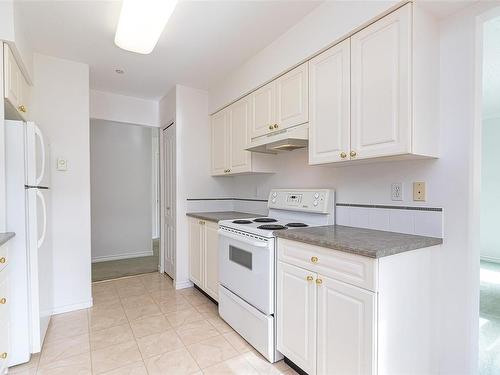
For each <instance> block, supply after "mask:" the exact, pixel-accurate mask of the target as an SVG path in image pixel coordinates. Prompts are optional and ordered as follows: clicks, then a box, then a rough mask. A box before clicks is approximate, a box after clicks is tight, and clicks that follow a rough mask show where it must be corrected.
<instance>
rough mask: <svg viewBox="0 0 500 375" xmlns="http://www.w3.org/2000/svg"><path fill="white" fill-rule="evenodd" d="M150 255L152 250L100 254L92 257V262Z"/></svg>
mask: <svg viewBox="0 0 500 375" xmlns="http://www.w3.org/2000/svg"><path fill="white" fill-rule="evenodd" d="M151 256H153V250H150V251H138V252H136V253H126V254H118V255H104V256H100V257H93V258H92V263H99V262H108V261H110V260H120V259H130V258H141V257H151Z"/></svg>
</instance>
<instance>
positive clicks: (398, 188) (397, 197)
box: [391, 182, 403, 201]
mask: <svg viewBox="0 0 500 375" xmlns="http://www.w3.org/2000/svg"><path fill="white" fill-rule="evenodd" d="M391 199H392V200H393V201H402V200H403V183H401V182H394V183H392V184H391Z"/></svg>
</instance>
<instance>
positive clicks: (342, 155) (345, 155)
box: [340, 151, 347, 159]
mask: <svg viewBox="0 0 500 375" xmlns="http://www.w3.org/2000/svg"><path fill="white" fill-rule="evenodd" d="M346 157H347V154H346V153H345V152H343V151H342V152H341V153H340V158H341V159H345V158H346Z"/></svg>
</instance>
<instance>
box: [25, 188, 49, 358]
mask: <svg viewBox="0 0 500 375" xmlns="http://www.w3.org/2000/svg"><path fill="white" fill-rule="evenodd" d="M26 191H27V206H28V223H29V224H28V258H29V289H30V293H29V294H30V300H29V305H30V321H31V323H32V324H31V327H32V329H31V338H32V340H31V345H32V347H31V352H32V353H38V352H39V351H40V350H41V347H42V344H43V339H44V337H45V333H46V331H47V328H48V325H49V322H50V316H51V313H52V305H53V296H52V294H53V292H52V291H53V288H52V258H53V257H52V243H51V242H52V241H51V236H50V230H49V229H50V228H49V223H50V215H49V213H50V212H49V211H48V207H49V204H50V190H48V189H27V190H26Z"/></svg>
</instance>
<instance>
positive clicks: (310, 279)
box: [306, 275, 314, 281]
mask: <svg viewBox="0 0 500 375" xmlns="http://www.w3.org/2000/svg"><path fill="white" fill-rule="evenodd" d="M313 279H314V277H312V276H311V275H309V276H307V277H306V280H307V281H313Z"/></svg>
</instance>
